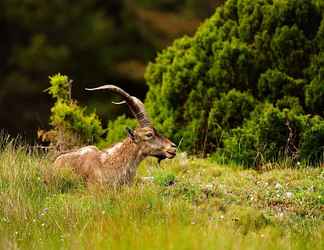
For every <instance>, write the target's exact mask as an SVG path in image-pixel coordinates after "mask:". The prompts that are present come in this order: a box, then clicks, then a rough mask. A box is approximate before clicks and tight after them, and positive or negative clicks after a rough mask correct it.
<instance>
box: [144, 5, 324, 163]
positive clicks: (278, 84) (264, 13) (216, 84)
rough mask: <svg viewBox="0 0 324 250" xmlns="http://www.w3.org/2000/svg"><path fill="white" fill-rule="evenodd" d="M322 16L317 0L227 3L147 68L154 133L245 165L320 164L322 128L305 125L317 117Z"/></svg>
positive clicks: (322, 82)
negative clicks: (284, 160)
mask: <svg viewBox="0 0 324 250" xmlns="http://www.w3.org/2000/svg"><path fill="white" fill-rule="evenodd" d="M323 10H324V4H323V3H322V2H321V1H318V0H312V1H311V0H310V1H301V0H276V1H272V0H266V1H264V0H253V1H251V0H228V1H226V3H225V4H224V6H221V7H218V8H217V9H216V12H215V14H214V15H213V16H212V17H210V18H209V19H208V20H206V21H205V22H204V23H203V24H202V25H201V26H200V28H199V29H198V30H197V32H196V34H195V35H194V36H192V37H188V36H185V37H183V38H180V39H178V40H176V41H175V42H174V43H173V44H172V45H171V46H170V47H168V48H166V49H165V50H164V51H162V52H161V53H160V54H159V55H158V56H157V58H156V59H155V61H154V62H151V63H150V64H149V65H148V67H147V70H146V73H145V78H146V81H147V83H148V85H149V92H148V94H147V98H146V107H147V110H148V112H149V113H150V115H151V117H152V119H153V120H154V122H155V124H156V125H157V128H158V129H159V130H160V131H161V132H163V133H164V134H166V135H167V136H168V137H171V138H172V140H174V141H180V140H181V138H183V143H182V145H181V146H182V148H183V149H185V150H189V151H191V152H194V153H202V154H204V155H206V154H208V153H215V152H217V153H218V154H221V155H222V156H224V157H225V158H226V159H235V161H237V162H240V163H244V164H246V165H256V164H259V163H263V162H266V161H272V160H278V159H280V158H281V157H286V156H289V157H292V158H293V159H294V160H296V161H297V160H307V161H310V162H313V163H314V162H318V161H322V159H323V157H322V156H323V154H322V153H321V152H322V151H320V150H322V148H323V147H324V140H323V139H322V132H323V130H322V125H321V124H322V122H319V123H318V124H316V123H314V122H310V121H313V120H314V119H315V118H313V117H314V116H315V115H318V116H319V117H321V118H318V119H322V118H323V116H324V113H323V112H324V106H323V105H324V102H323V99H324V98H323V97H324V89H323V86H324V77H323V75H324V73H323V69H324V64H323V62H324V59H323V58H324V39H323V37H324V14H323V13H324V11H323ZM315 120H316V119H315ZM311 138H312V139H311ZM311 140H314V144H312V143H311V142H310V141H311ZM311 145H316V146H314V147H312V146H311Z"/></svg>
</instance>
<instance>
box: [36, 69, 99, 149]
mask: <svg viewBox="0 0 324 250" xmlns="http://www.w3.org/2000/svg"><path fill="white" fill-rule="evenodd" d="M71 84H72V81H70V80H69V78H68V77H67V76H64V75H61V74H56V75H54V76H51V77H50V85H51V86H50V87H49V88H48V89H47V91H48V92H49V94H50V95H51V96H52V97H53V98H54V99H55V103H54V106H53V107H52V108H51V116H50V124H51V126H52V130H50V131H48V132H43V131H40V132H39V136H40V137H41V138H42V139H43V140H48V141H50V142H51V144H52V145H53V146H55V148H56V149H57V150H59V151H62V150H67V149H71V148H73V147H74V146H77V145H81V144H88V143H100V141H101V140H102V139H101V136H102V135H103V133H104V132H105V130H104V129H103V128H102V126H101V121H100V120H99V118H98V116H97V115H96V114H95V113H94V112H93V113H90V114H87V113H86V108H82V107H80V106H79V105H78V103H77V102H76V101H75V100H73V99H72V98H71V87H72V86H71Z"/></svg>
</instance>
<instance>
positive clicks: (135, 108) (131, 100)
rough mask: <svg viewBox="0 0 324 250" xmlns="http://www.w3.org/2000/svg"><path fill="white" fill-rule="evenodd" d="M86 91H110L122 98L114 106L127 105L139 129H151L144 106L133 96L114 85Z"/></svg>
mask: <svg viewBox="0 0 324 250" xmlns="http://www.w3.org/2000/svg"><path fill="white" fill-rule="evenodd" d="M86 90H89V91H93V90H110V91H112V92H114V93H116V94H119V95H120V96H122V97H123V98H124V101H122V102H119V103H114V104H123V103H125V102H126V103H127V105H128V107H129V109H130V110H131V112H132V113H133V115H134V116H135V118H136V119H137V120H138V122H139V124H140V126H141V127H151V126H152V124H151V122H150V119H149V117H148V115H147V114H146V112H145V108H144V104H143V102H141V100H139V99H138V98H137V97H135V96H131V95H130V94H128V93H127V92H126V91H124V90H123V89H121V88H119V87H117V86H115V85H103V86H100V87H97V88H86Z"/></svg>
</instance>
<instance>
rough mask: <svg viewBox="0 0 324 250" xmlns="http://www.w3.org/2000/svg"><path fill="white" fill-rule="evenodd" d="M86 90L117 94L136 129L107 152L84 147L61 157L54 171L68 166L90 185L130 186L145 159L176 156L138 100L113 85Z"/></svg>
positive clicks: (161, 158) (129, 130) (170, 143)
mask: <svg viewBox="0 0 324 250" xmlns="http://www.w3.org/2000/svg"><path fill="white" fill-rule="evenodd" d="M86 90H90V91H95V90H108V91H111V92H114V93H116V94H118V95H120V96H121V97H122V98H123V101H122V102H120V103H117V104H122V103H126V104H127V105H128V107H129V109H130V110H131V112H132V114H133V115H134V117H135V118H136V119H137V121H138V122H139V127H138V128H136V129H134V130H131V129H129V128H127V133H128V137H127V138H126V139H124V140H123V141H122V142H120V143H117V144H115V145H114V146H113V147H111V148H109V149H106V150H99V149H98V148H97V147H95V146H87V147H83V148H80V149H78V150H76V151H73V152H70V153H66V154H63V155H61V156H59V157H58V158H57V159H56V160H55V162H54V165H55V166H56V167H57V168H61V167H70V168H72V169H73V170H74V171H75V172H76V173H77V174H79V175H81V176H83V177H84V178H85V179H86V180H87V181H89V182H95V183H100V184H108V185H113V186H118V185H123V184H129V183H131V181H132V180H133V177H134V176H135V174H136V168H137V166H138V164H139V163H140V162H141V161H142V160H143V159H144V158H145V157H147V156H154V157H157V158H158V159H159V162H160V161H161V160H163V159H166V158H168V159H171V158H173V157H174V156H175V155H176V145H175V144H174V143H173V142H171V141H170V140H169V139H167V138H165V137H163V136H162V135H159V134H158V133H157V131H156V130H155V129H154V127H153V125H152V122H151V121H150V119H149V117H148V115H147V113H146V112H145V108H144V104H143V103H142V102H141V101H140V100H139V99H138V98H136V97H134V96H131V95H129V94H128V93H127V92H125V91H124V90H122V89H121V88H119V87H117V86H114V85H103V86H100V87H97V88H91V89H89V88H88V89H86Z"/></svg>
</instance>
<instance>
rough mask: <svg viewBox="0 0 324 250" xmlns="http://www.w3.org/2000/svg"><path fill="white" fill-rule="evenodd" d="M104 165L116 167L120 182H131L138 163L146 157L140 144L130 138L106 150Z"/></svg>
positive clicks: (109, 167)
mask: <svg viewBox="0 0 324 250" xmlns="http://www.w3.org/2000/svg"><path fill="white" fill-rule="evenodd" d="M105 152H106V154H105V159H102V160H104V162H103V163H104V165H105V166H107V169H114V172H116V174H117V176H119V178H117V179H119V181H120V182H125V183H127V182H130V181H131V180H132V179H133V177H134V176H135V173H136V168H137V166H138V164H139V163H140V162H141V161H142V160H143V159H144V158H145V156H144V154H143V153H142V150H141V145H140V144H135V143H134V142H133V141H132V140H131V139H130V138H126V139H125V140H124V141H123V142H121V143H118V144H116V145H115V146H113V147H112V148H110V149H108V150H106V151H105ZM119 181H118V182H119Z"/></svg>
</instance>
